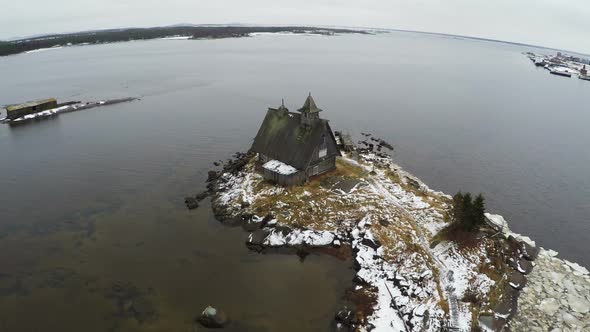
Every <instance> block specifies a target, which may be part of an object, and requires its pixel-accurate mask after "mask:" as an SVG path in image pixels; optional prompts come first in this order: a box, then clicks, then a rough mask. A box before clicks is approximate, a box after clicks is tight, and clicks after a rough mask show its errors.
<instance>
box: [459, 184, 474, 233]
mask: <svg viewBox="0 0 590 332" xmlns="http://www.w3.org/2000/svg"><path fill="white" fill-rule="evenodd" d="M461 226H463V229H467V230H470V229H472V227H473V202H472V199H471V194H470V193H465V194H464V195H463V220H461Z"/></svg>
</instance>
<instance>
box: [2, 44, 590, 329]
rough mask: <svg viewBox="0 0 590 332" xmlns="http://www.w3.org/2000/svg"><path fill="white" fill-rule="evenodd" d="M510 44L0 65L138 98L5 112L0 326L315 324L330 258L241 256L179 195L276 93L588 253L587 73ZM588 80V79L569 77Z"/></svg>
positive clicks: (152, 55)
mask: <svg viewBox="0 0 590 332" xmlns="http://www.w3.org/2000/svg"><path fill="white" fill-rule="evenodd" d="M520 51H522V49H520V48H518V47H515V46H508V45H501V44H492V43H485V42H481V41H465V40H460V39H449V38H444V37H435V36H427V35H417V34H406V33H394V34H390V35H378V36H338V37H303V36H298V37H287V36H260V37H256V38H244V39H226V40H212V41H180V42H169V41H150V42H136V43H122V44H113V45H102V46H88V47H77V48H69V49H63V50H59V51H55V52H46V53H36V54H28V55H19V56H12V57H6V58H1V59H0V73H2V76H3V77H11V79H10V80H1V81H0V91H1V92H0V93H1V95H0V99H1V100H0V102H1V103H6V104H8V103H16V102H21V101H24V100H30V99H37V98H43V97H57V98H58V99H60V100H72V99H75V100H96V99H102V98H118V97H130V96H131V97H133V96H138V97H141V98H142V99H141V100H140V101H138V102H134V103H128V104H120V105H116V106H112V107H105V108H100V109H94V110H88V111H83V112H75V113H69V114H64V115H61V116H59V117H56V118H55V119H52V120H49V121H40V122H36V123H33V124H31V125H26V126H17V127H9V126H5V125H4V126H0V156H1V157H0V158H1V159H0V174H1V175H0V217H1V218H0V331H31V330H39V329H43V330H50V331H53V330H57V331H79V330H80V329H83V330H85V331H108V330H112V331H139V330H174V331H191V330H192V329H193V327H194V324H193V319H194V318H195V317H196V315H197V314H198V313H199V312H200V311H201V310H202V309H203V308H204V307H205V306H207V305H214V306H218V307H220V308H222V309H223V310H224V311H226V312H227V313H228V314H229V315H230V317H231V318H232V320H233V321H234V325H233V329H234V330H237V331H244V330H253V331H264V330H268V331H276V330H279V329H280V330H282V331H303V330H325V328H326V326H327V325H328V324H329V323H330V321H331V319H332V315H333V313H334V311H335V310H336V307H337V305H338V303H339V301H340V300H341V297H342V295H343V294H344V290H345V289H346V288H347V287H349V286H350V280H351V278H352V275H353V273H352V271H351V270H350V268H349V264H347V263H342V262H338V261H336V260H334V259H332V258H329V257H323V256H310V257H308V259H306V261H305V262H304V263H303V264H302V263H300V262H299V260H298V258H297V257H290V256H276V255H266V256H261V255H257V254H254V253H250V252H248V250H247V249H246V248H245V246H244V240H245V237H246V233H245V232H244V231H242V230H241V229H233V228H226V227H224V226H222V225H220V224H219V223H218V222H216V221H215V220H214V219H213V217H212V215H211V213H210V211H209V207H207V206H202V207H201V208H199V209H198V210H196V211H190V212H189V211H186V210H185V208H184V207H183V206H182V198H183V197H184V196H185V195H186V194H194V193H196V192H199V191H200V190H201V189H202V187H203V186H204V179H205V178H206V172H207V170H208V169H209V168H210V167H211V166H212V162H213V161H215V160H219V159H226V158H228V157H229V156H231V155H232V154H233V153H234V152H235V151H243V150H245V149H247V148H248V147H249V146H250V144H251V142H252V138H253V137H254V135H255V133H256V130H257V129H258V125H259V124H260V121H261V119H262V117H263V115H264V113H265V111H266V109H265V108H266V107H268V106H277V105H278V103H279V102H280V99H281V98H282V97H284V98H285V100H286V102H287V106H288V107H290V108H291V109H296V108H298V107H300V106H301V104H302V103H303V101H304V98H305V96H306V95H307V93H308V92H309V91H312V92H313V93H314V96H315V97H316V101H317V102H318V105H319V107H321V108H323V109H324V113H323V116H325V117H327V118H329V119H330V120H331V121H332V127H333V128H335V129H343V130H348V131H350V132H351V133H352V134H358V133H360V132H361V131H365V132H372V133H374V134H375V135H377V136H379V137H383V138H384V139H386V140H387V141H390V142H392V143H394V145H396V157H397V158H398V161H399V162H400V163H402V164H403V165H404V166H405V167H406V168H407V169H408V170H409V171H411V172H414V173H416V175H418V176H420V177H421V178H423V180H425V182H427V183H429V184H430V185H431V186H432V187H433V188H435V189H439V190H444V191H446V192H450V193H452V192H454V191H457V190H459V189H461V190H468V191H473V192H480V191H481V192H484V194H485V195H486V196H487V197H488V204H489V206H490V208H491V209H492V210H493V211H494V212H498V213H501V214H504V215H505V216H506V217H507V219H508V220H510V222H511V226H512V228H513V229H515V230H516V231H519V232H523V233H527V234H530V235H531V236H532V237H533V238H534V239H535V240H537V241H538V242H539V243H540V244H541V245H543V246H548V247H551V248H554V249H557V250H559V251H561V253H562V254H563V255H564V256H565V257H566V258H570V259H573V260H575V261H578V262H580V263H582V264H583V265H586V266H588V265H589V262H588V258H587V257H586V248H585V246H584V245H583V244H584V243H587V242H588V234H590V229H588V227H590V226H589V224H588V223H585V222H584V221H586V220H587V217H588V215H590V204H589V203H588V202H590V183H589V181H590V178H589V177H588V176H587V169H586V168H587V165H588V164H590V153H589V152H588V149H586V147H585V144H586V142H588V141H590V136H589V135H590V132H589V131H588V130H586V128H585V127H586V126H587V123H589V122H590V121H589V120H590V112H588V111H587V109H585V108H583V107H581V106H580V105H581V104H580V100H581V98H582V97H581V96H583V95H585V94H587V92H588V89H589V88H590V87H589V86H588V83H587V82H583V81H581V80H567V79H559V78H555V77H549V76H550V75H547V73H546V72H544V71H543V70H536V69H535V68H534V67H533V66H532V65H531V64H530V62H528V60H527V59H526V58H524V57H523V56H522V55H521V54H520V53H519V52H520ZM578 81H579V82H578Z"/></svg>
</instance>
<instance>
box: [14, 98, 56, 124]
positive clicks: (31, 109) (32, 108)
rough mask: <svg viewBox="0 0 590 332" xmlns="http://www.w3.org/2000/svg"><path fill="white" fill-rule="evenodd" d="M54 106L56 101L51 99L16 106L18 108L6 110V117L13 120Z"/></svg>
mask: <svg viewBox="0 0 590 332" xmlns="http://www.w3.org/2000/svg"><path fill="white" fill-rule="evenodd" d="M56 107H57V101H56V100H52V101H48V102H46V103H41V104H39V105H32V106H28V107H23V108H18V109H14V110H7V112H6V117H7V118H9V119H11V120H14V119H17V118H20V117H22V116H25V115H28V114H32V113H37V112H42V111H46V110H50V109H53V108H56Z"/></svg>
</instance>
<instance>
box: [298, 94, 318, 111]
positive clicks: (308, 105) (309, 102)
mask: <svg viewBox="0 0 590 332" xmlns="http://www.w3.org/2000/svg"><path fill="white" fill-rule="evenodd" d="M298 111H299V112H301V113H303V112H308V113H317V112H321V111H322V110H321V109H319V108H318V107H317V106H316V104H315V101H314V100H313V97H312V96H311V93H310V94H309V96H307V99H305V103H304V104H303V107H301V108H300V109H298Z"/></svg>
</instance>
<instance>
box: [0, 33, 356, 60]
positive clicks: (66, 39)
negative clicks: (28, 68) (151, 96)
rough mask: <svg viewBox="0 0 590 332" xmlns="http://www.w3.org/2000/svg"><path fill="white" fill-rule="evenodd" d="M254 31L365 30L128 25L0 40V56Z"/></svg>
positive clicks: (229, 35)
mask: <svg viewBox="0 0 590 332" xmlns="http://www.w3.org/2000/svg"><path fill="white" fill-rule="evenodd" d="M254 32H292V33H306V32H313V33H321V34H327V35H331V34H334V33H366V32H363V31H358V30H348V29H324V28H314V27H240V26H174V27H158V28H129V29H112V30H100V31H86V32H77V33H68V34H56V35H46V36H40V37H34V38H27V39H20V40H14V41H0V56H6V55H11V54H18V53H22V52H27V51H32V50H36V49H40V48H50V47H54V46H58V45H59V46H65V45H69V44H71V45H79V44H101V43H113V42H122V41H130V40H142V39H156V38H164V37H170V36H192V38H194V39H201V38H212V39H215V38H229V37H245V36H247V35H248V34H250V33H254Z"/></svg>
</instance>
